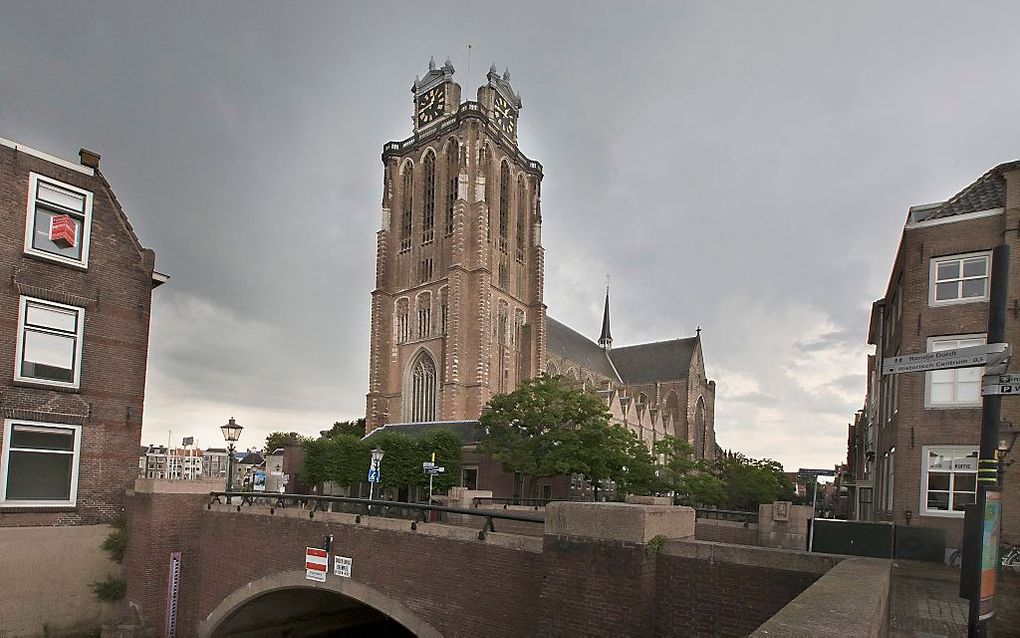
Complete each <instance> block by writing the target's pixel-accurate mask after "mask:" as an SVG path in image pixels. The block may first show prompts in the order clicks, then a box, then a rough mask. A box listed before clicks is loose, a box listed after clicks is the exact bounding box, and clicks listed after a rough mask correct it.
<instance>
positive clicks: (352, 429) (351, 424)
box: [323, 418, 365, 438]
mask: <svg viewBox="0 0 1020 638" xmlns="http://www.w3.org/2000/svg"><path fill="white" fill-rule="evenodd" d="M339 434H347V435H351V436H356V437H358V438H361V437H363V436H365V419H363V418H361V419H357V420H354V421H337V422H335V423H334V424H333V427H332V428H330V429H329V431H327V432H326V433H325V434H324V435H323V436H326V437H329V438H332V437H334V436H337V435H339Z"/></svg>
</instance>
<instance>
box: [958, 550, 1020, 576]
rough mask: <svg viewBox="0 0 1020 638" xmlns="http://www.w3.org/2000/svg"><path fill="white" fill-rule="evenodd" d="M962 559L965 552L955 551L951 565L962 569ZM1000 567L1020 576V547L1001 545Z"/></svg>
mask: <svg viewBox="0 0 1020 638" xmlns="http://www.w3.org/2000/svg"><path fill="white" fill-rule="evenodd" d="M962 559H963V552H962V551H961V550H959V549H956V550H953V553H952V554H950V555H949V565H950V566H951V567H954V568H956V569H960V564H961V562H962ZM999 567H1000V568H1001V569H1009V570H1011V571H1014V572H1016V573H1018V574H1020V545H1010V544H1009V543H999Z"/></svg>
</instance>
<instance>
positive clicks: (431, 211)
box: [421, 149, 436, 244]
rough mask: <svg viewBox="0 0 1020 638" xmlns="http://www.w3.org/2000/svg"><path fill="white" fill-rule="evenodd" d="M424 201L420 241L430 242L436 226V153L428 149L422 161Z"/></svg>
mask: <svg viewBox="0 0 1020 638" xmlns="http://www.w3.org/2000/svg"><path fill="white" fill-rule="evenodd" d="M423 166H424V168H423V171H424V177H425V201H424V203H423V205H422V224H421V243H423V244H431V243H432V240H433V239H434V238H435V232H436V231H435V226H436V154H435V153H433V152H432V150H431V149H430V150H429V152H428V153H426V154H425V160H424V162H423Z"/></svg>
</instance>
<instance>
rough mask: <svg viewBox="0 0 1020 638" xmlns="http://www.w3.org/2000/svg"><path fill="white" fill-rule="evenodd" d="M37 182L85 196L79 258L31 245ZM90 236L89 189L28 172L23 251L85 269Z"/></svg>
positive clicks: (90, 204)
mask: <svg viewBox="0 0 1020 638" xmlns="http://www.w3.org/2000/svg"><path fill="white" fill-rule="evenodd" d="M39 182H45V183H49V184H52V185H53V186H55V187H57V188H61V189H64V190H68V191H71V192H73V193H78V194H79V195H84V196H85V210H84V215H85V220H84V221H83V222H82V225H81V237H80V238H79V239H80V241H81V259H80V260H79V259H73V258H71V257H65V256H63V255H57V254H54V253H51V252H47V251H45V250H39V249H38V248H35V247H33V246H32V236H33V234H34V233H35V209H36V193H37V192H38V189H39ZM91 238H92V193H91V192H90V191H87V190H84V189H82V188H78V187H77V186H71V185H70V184H66V183H64V182H61V181H59V180H55V179H53V178H51V177H46V176H45V175H40V174H39V173H30V174H29V177H28V209H27V215H26V219H25V253H26V254H28V255H35V256H36V257H40V258H42V259H46V260H49V261H55V262H58V263H61V264H67V265H69V266H75V267H77V268H82V269H86V268H88V267H89V245H90V243H91Z"/></svg>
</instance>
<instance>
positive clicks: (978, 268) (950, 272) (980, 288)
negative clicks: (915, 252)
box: [929, 253, 991, 306]
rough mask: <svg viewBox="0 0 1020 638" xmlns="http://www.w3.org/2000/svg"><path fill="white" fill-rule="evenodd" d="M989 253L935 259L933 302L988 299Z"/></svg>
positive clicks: (931, 286) (933, 260) (932, 288)
mask: <svg viewBox="0 0 1020 638" xmlns="http://www.w3.org/2000/svg"><path fill="white" fill-rule="evenodd" d="M990 262H991V259H990V254H989V253H972V254H968V255H954V256H951V257H940V258H936V259H932V261H931V274H930V286H929V287H930V294H929V303H930V304H931V305H933V306H934V305H940V304H952V303H966V302H972V301H987V300H988V271H989V265H990Z"/></svg>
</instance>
